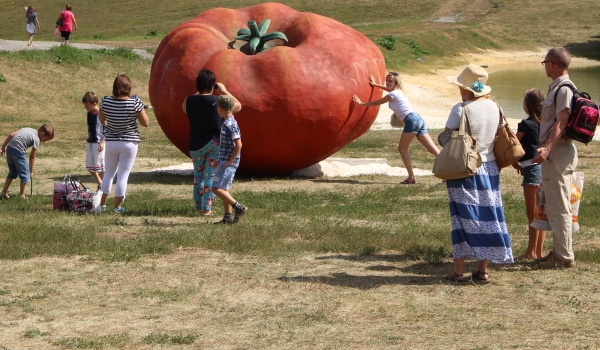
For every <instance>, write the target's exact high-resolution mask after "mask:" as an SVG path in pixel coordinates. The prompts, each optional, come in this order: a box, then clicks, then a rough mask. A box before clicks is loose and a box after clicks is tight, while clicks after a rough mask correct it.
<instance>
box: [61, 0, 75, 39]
mask: <svg viewBox="0 0 600 350" xmlns="http://www.w3.org/2000/svg"><path fill="white" fill-rule="evenodd" d="M72 9H73V8H72V7H71V4H67V5H66V6H65V10H64V11H61V13H60V15H59V16H58V20H57V24H56V28H58V30H60V44H61V45H69V37H70V36H71V33H72V32H73V25H75V30H77V29H78V28H77V21H76V20H75V15H74V14H73V12H71V11H72ZM60 21H62V24H61V25H59V24H58V23H60Z"/></svg>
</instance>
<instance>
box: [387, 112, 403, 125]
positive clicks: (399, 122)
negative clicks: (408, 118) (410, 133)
mask: <svg viewBox="0 0 600 350" xmlns="http://www.w3.org/2000/svg"><path fill="white" fill-rule="evenodd" d="M390 125H391V126H392V128H403V127H404V119H400V118H399V117H398V116H397V115H396V113H392V116H391V117H390Z"/></svg>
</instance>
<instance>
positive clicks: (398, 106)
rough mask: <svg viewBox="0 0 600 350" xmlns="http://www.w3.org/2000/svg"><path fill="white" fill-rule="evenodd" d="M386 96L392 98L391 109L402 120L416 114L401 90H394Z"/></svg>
mask: <svg viewBox="0 0 600 350" xmlns="http://www.w3.org/2000/svg"><path fill="white" fill-rule="evenodd" d="M386 96H390V97H391V98H392V100H391V101H390V104H389V105H390V109H391V110H392V111H394V114H396V116H397V117H398V118H400V119H404V118H405V117H406V116H407V115H408V114H410V113H412V112H414V110H413V109H412V107H411V106H410V103H409V102H408V98H406V95H404V93H403V92H402V91H401V90H394V91H392V92H390V93H389V94H387V95H386Z"/></svg>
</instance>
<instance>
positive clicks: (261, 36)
mask: <svg viewBox="0 0 600 350" xmlns="http://www.w3.org/2000/svg"><path fill="white" fill-rule="evenodd" d="M270 24H271V20H270V19H265V20H264V21H262V22H261V23H260V25H257V24H256V21H253V20H251V21H248V28H242V29H240V30H239V31H238V32H237V35H238V36H237V37H236V38H235V39H236V40H243V41H247V42H248V43H249V44H250V52H252V54H253V55H255V54H257V53H259V52H263V51H266V50H267V49H268V48H265V43H267V42H268V41H271V40H275V39H280V40H283V41H285V42H286V43H287V42H288V39H287V37H286V36H285V34H283V33H282V32H272V33H269V34H267V28H269V25H270Z"/></svg>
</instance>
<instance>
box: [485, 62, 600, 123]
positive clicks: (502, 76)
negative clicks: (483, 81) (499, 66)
mask: <svg viewBox="0 0 600 350" xmlns="http://www.w3.org/2000/svg"><path fill="white" fill-rule="evenodd" d="M569 76H570V77H571V80H573V82H574V83H575V85H577V89H578V90H579V91H585V92H587V93H589V94H590V96H591V97H592V99H593V100H594V101H596V102H598V101H600V65H597V66H585V67H582V66H580V67H577V66H574V67H570V68H569ZM488 83H489V85H490V86H491V87H492V96H493V98H494V99H495V100H496V101H498V103H499V104H500V106H502V109H503V110H504V112H505V114H506V116H507V117H508V118H517V119H522V118H525V117H526V115H525V112H524V111H523V93H524V92H525V90H527V89H530V88H533V87H536V88H538V89H540V90H542V91H544V93H546V92H547V91H548V85H549V84H550V83H551V80H550V78H548V77H546V72H545V71H544V67H542V65H540V66H539V67H537V68H533V67H532V68H523V69H506V70H502V71H499V72H495V73H492V74H490V77H489V80H488Z"/></svg>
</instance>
